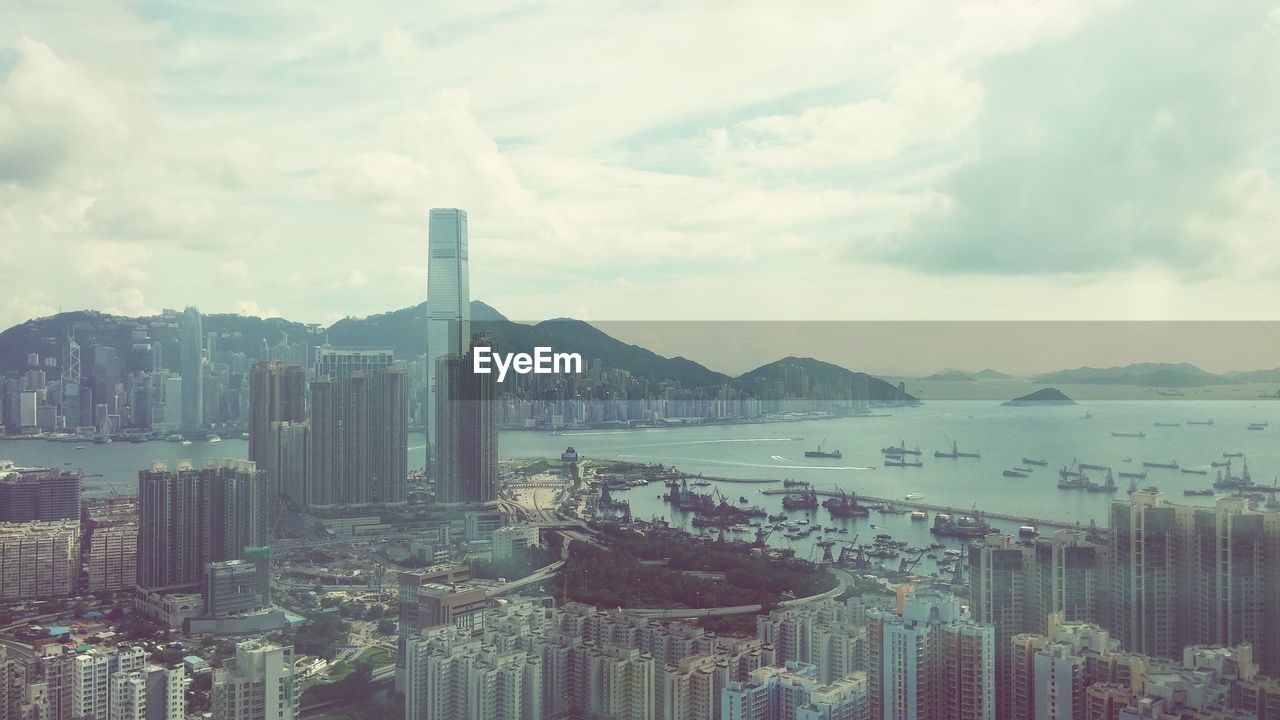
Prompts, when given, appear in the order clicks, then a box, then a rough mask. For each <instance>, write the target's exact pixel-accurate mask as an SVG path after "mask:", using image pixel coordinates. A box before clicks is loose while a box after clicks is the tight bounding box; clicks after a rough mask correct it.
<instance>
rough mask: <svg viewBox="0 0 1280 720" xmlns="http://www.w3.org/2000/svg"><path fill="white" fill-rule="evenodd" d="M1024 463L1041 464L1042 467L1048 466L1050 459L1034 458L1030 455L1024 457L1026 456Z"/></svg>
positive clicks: (1023, 459)
mask: <svg viewBox="0 0 1280 720" xmlns="http://www.w3.org/2000/svg"><path fill="white" fill-rule="evenodd" d="M1022 464H1023V465H1039V466H1041V467H1046V466H1048V465H1049V461H1048V460H1034V459H1032V458H1029V457H1024V458H1022Z"/></svg>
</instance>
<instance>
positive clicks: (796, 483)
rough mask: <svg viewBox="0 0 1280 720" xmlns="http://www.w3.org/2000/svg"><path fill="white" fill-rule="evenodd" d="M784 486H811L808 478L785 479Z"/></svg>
mask: <svg viewBox="0 0 1280 720" xmlns="http://www.w3.org/2000/svg"><path fill="white" fill-rule="evenodd" d="M782 487H809V481H808V480H783V481H782Z"/></svg>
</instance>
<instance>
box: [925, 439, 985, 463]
mask: <svg viewBox="0 0 1280 720" xmlns="http://www.w3.org/2000/svg"><path fill="white" fill-rule="evenodd" d="M933 456H934V457H936V458H951V459H952V460H955V459H956V458H962V457H964V458H976V457H982V454H981V453H976V452H960V448H959V446H958V445H957V444H956V441H954V440H952V441H951V452H946V451H944V450H934V451H933Z"/></svg>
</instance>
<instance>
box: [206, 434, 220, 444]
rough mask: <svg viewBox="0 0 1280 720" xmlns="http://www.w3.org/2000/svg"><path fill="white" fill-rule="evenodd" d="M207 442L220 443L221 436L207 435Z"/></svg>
mask: <svg viewBox="0 0 1280 720" xmlns="http://www.w3.org/2000/svg"><path fill="white" fill-rule="evenodd" d="M209 442H211V443H220V442H222V438H220V437H218V436H217V435H210V436H209Z"/></svg>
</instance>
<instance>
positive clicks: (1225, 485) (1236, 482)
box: [1213, 462, 1257, 490]
mask: <svg viewBox="0 0 1280 720" xmlns="http://www.w3.org/2000/svg"><path fill="white" fill-rule="evenodd" d="M1213 486H1214V487H1215V488H1218V489H1222V490H1245V489H1248V488H1252V487H1257V484H1256V483H1254V482H1253V477H1252V476H1250V475H1249V463H1247V462H1246V463H1245V464H1244V467H1243V468H1241V470H1240V474H1239V475H1233V474H1231V466H1230V465H1227V467H1226V473H1225V474H1224V473H1223V471H1222V470H1219V471H1218V477H1217V478H1216V479H1214V481H1213Z"/></svg>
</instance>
